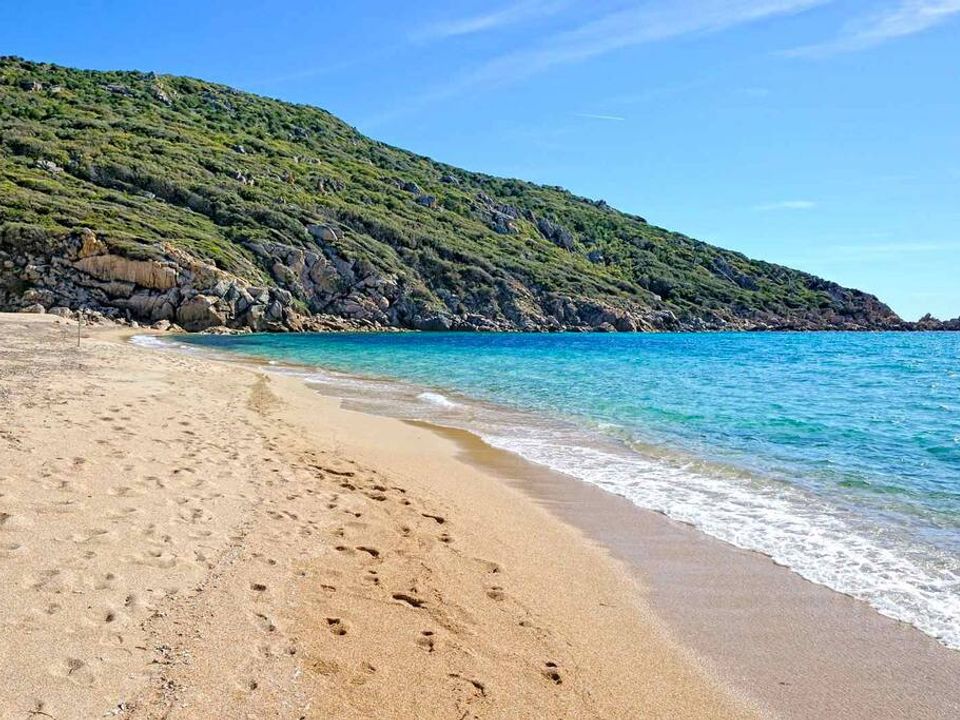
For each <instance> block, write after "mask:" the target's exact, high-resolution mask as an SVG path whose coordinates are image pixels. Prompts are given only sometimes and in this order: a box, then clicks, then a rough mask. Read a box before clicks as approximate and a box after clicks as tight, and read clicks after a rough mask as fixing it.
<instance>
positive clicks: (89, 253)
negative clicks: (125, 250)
mask: <svg viewBox="0 0 960 720" xmlns="http://www.w3.org/2000/svg"><path fill="white" fill-rule="evenodd" d="M76 238H77V240H79V242H80V249H79V250H77V257H78V258H86V257H93V256H94V255H106V253H107V246H106V245H105V244H104V242H103V241H102V240H100V239H99V238H98V237H97V236H96V233H94V232H93V230H91V229H90V228H81V229H80V230H78V231H77V233H76Z"/></svg>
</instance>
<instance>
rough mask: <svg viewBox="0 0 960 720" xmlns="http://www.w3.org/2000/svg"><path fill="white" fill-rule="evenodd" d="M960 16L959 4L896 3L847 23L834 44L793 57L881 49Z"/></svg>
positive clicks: (945, 0) (952, 0) (934, 0)
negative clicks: (888, 43)
mask: <svg viewBox="0 0 960 720" xmlns="http://www.w3.org/2000/svg"><path fill="white" fill-rule="evenodd" d="M958 13H960V0H899V2H898V3H897V4H896V5H894V6H892V7H888V8H887V9H885V10H882V11H880V12H878V13H874V14H872V15H868V16H866V17H861V18H859V19H857V20H854V21H853V22H851V23H849V24H848V25H847V26H846V27H845V28H844V29H843V31H842V32H841V33H840V35H839V36H838V37H837V38H835V39H834V40H830V41H828V42H825V43H819V44H816V45H807V46H805V47H800V48H795V49H793V50H789V51H787V52H786V53H785V54H786V55H790V56H794V57H825V56H829V55H836V54H839V53H846V52H854V51H856V50H864V49H866V48H870V47H874V46H876V45H881V44H883V43H885V42H887V41H888V40H894V39H896V38H901V37H906V36H908V35H915V34H917V33H920V32H923V31H924V30H929V29H930V28H932V27H935V26H937V25H940V24H941V23H944V22H946V21H948V20H949V19H950V18H951V17H953V16H954V15H957V14H958Z"/></svg>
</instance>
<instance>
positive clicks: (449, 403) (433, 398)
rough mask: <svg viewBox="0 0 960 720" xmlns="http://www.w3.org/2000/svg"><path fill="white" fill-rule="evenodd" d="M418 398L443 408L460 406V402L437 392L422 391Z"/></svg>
mask: <svg viewBox="0 0 960 720" xmlns="http://www.w3.org/2000/svg"><path fill="white" fill-rule="evenodd" d="M417 400H420V401H422V402H425V403H428V404H430V405H436V406H438V407H442V408H455V407H459V406H460V405H459V403H455V402H454V401H453V400H451V399H450V398H448V397H447V396H446V395H441V394H440V393H435V392H422V393H420V394H419V395H417Z"/></svg>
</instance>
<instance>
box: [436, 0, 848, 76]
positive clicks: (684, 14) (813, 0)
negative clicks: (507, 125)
mask: <svg viewBox="0 0 960 720" xmlns="http://www.w3.org/2000/svg"><path fill="white" fill-rule="evenodd" d="M829 2H832V0H686V1H685V2H677V1H676V0H673V1H668V0H658V1H657V2H652V3H645V4H644V5H642V6H641V7H630V8H626V9H620V10H616V11H613V12H609V13H606V14H604V15H601V16H600V17H598V18H595V19H593V20H590V21H588V22H586V23H584V24H582V25H580V26H579V27H576V28H574V29H572V30H567V31H564V32H560V33H556V34H554V35H552V36H550V37H547V38H546V39H545V41H544V42H543V43H541V44H540V45H539V46H537V47H534V48H531V49H524V50H518V51H515V52H511V53H508V54H506V55H502V56H500V57H498V58H494V59H493V60H491V61H489V62H488V63H486V64H485V65H482V66H481V67H479V68H477V69H476V70H474V71H473V72H471V73H468V74H467V75H465V76H463V77H461V78H460V79H459V80H458V81H456V82H455V83H453V84H451V86H449V87H448V88H446V90H445V93H446V94H447V95H451V94H456V93H458V92H461V91H464V90H467V89H470V88H472V87H475V86H481V85H498V84H503V83H506V82H515V81H517V80H521V79H526V78H529V77H532V76H534V75H538V74H540V73H542V72H545V71H547V70H550V69H551V68H554V67H557V66H561V65H568V64H572V63H577V62H581V61H584V60H588V59H590V58H594V57H598V56H601V55H606V54H609V53H612V52H615V51H617V50H623V49H625V48H629V47H634V46H637V45H644V44H648V43H653V42H660V41H664V40H669V39H673V38H679V37H684V36H688V35H698V34H707V33H714V32H719V31H722V30H727V29H730V28H733V27H737V26H740V25H746V24H749V23H754V22H758V21H761V20H765V19H768V18H773V17H776V16H783V15H794V14H797V13H801V12H804V11H806V10H809V9H811V8H814V7H817V6H820V5H825V4H827V3H829Z"/></svg>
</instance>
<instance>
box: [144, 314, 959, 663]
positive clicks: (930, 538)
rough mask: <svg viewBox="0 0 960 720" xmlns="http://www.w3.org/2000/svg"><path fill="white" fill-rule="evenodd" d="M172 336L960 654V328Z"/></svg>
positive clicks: (194, 347)
mask: <svg viewBox="0 0 960 720" xmlns="http://www.w3.org/2000/svg"><path fill="white" fill-rule="evenodd" d="M148 342H151V341H148ZM173 342H174V343H175V344H178V345H180V347H181V348H183V347H189V348H193V349H197V348H202V349H203V350H204V351H205V352H209V351H214V352H218V353H239V354H242V355H246V356H254V357H256V358H259V359H260V360H262V361H264V362H266V363H268V364H269V365H270V366H271V367H272V369H273V371H275V372H281V373H287V374H293V375H298V376H301V377H302V378H303V380H304V382H306V383H308V384H309V385H311V386H313V387H315V388H316V389H317V390H318V391H320V392H323V393H324V394H327V395H333V396H337V397H340V398H343V400H344V402H345V403H347V404H348V406H351V407H354V408H356V409H359V410H365V411H369V412H375V413H380V414H387V415H393V416H397V417H403V418H415V419H420V420H426V421H430V422H434V423H437V424H441V425H446V426H450V427H458V428H463V429H467V430H470V431H472V432H474V433H476V434H477V435H479V436H480V437H481V438H483V439H484V440H485V441H486V442H487V443H489V444H490V445H492V446H494V447H497V448H502V449H503V450H506V451H509V452H512V453H516V454H517V455H520V456H522V457H523V458H526V459H527V460H529V461H531V462H534V463H538V464H540V465H543V466H546V467H548V468H552V469H554V470H556V471H560V472H562V473H565V474H567V475H569V476H572V477H574V478H577V479H579V480H580V481H583V482H586V483H592V484H594V485H597V486H599V487H601V488H603V489H604V490H607V491H609V492H611V493H615V494H617V495H620V496H623V497H625V498H628V499H629V500H630V501H632V502H633V503H635V504H636V505H638V506H640V507H642V508H648V509H650V510H654V511H658V512H661V513H664V514H666V515H668V516H670V517H672V518H675V519H677V520H679V521H682V522H685V523H689V524H691V525H693V526H695V527H696V528H698V529H699V530H700V531H702V532H704V533H708V534H709V535H712V536H714V537H716V538H719V539H721V540H723V541H726V542H728V543H730V544H732V545H736V546H738V547H741V548H748V549H750V550H755V551H758V552H761V553H765V554H766V555H768V556H769V557H771V558H772V559H773V560H774V561H775V562H777V563H779V564H782V565H785V566H787V567H789V568H791V569H792V570H793V571H795V572H797V573H799V574H800V575H802V576H803V577H805V578H807V579H808V580H810V581H812V582H815V583H819V584H822V585H826V586H828V587H830V588H833V589H834V590H837V591H839V592H842V593H846V594H849V595H852V596H854V597H856V598H859V599H861V600H863V601H865V602H867V603H869V604H870V605H872V606H873V607H874V608H876V609H877V610H878V611H879V612H881V613H883V614H884V615H888V616H890V617H893V618H896V619H899V620H901V621H904V622H907V623H910V624H912V625H914V626H916V627H917V628H919V629H920V630H922V631H923V632H926V633H928V634H929V635H932V636H934V637H936V638H938V639H939V640H940V641H941V642H942V643H943V644H945V645H947V646H949V647H952V648H957V649H960V333H702V334H700V333H680V334H669V333H658V334H600V333H596V334H594V333H584V334H574V333H562V334H489V333H356V334H353V333H346V334H334V333H329V334H254V335H239V336H217V335H187V336H177V337H176V338H175V339H174V340H173Z"/></svg>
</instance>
